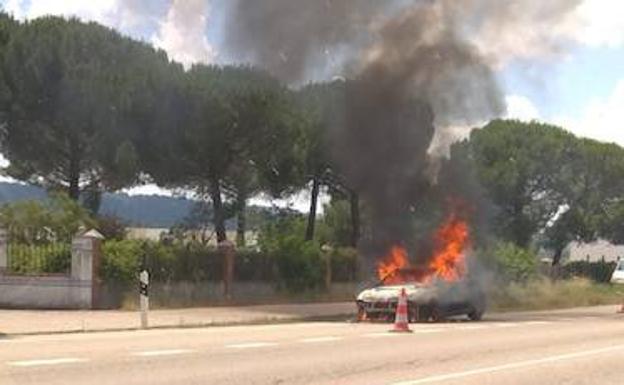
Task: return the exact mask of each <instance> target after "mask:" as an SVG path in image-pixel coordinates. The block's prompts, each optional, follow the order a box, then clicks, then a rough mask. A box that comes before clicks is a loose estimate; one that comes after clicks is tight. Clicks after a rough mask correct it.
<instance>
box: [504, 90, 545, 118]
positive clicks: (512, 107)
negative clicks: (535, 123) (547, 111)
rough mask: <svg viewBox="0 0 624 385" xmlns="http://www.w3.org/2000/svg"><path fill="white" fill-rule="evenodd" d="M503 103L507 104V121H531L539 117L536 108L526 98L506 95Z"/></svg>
mask: <svg viewBox="0 0 624 385" xmlns="http://www.w3.org/2000/svg"><path fill="white" fill-rule="evenodd" d="M505 101H506V102H507V115H506V118H507V119H518V120H522V121H531V120H535V119H539V117H540V113H539V110H538V108H537V107H536V106H535V104H533V102H532V101H531V100H530V99H529V98H527V97H526V96H521V95H507V96H506V97H505Z"/></svg>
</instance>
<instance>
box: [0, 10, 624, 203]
mask: <svg viewBox="0 0 624 385" xmlns="http://www.w3.org/2000/svg"><path fill="white" fill-rule="evenodd" d="M254 1H260V0H254ZM218 2H219V0H89V1H84V0H0V4H1V5H2V6H3V7H4V9H5V10H6V11H8V12H9V13H12V14H13V15H14V16H15V17H16V18H19V19H31V18H36V17H39V16H42V15H47V14H52V15H64V16H76V17H79V18H81V19H84V20H93V21H97V22H100V23H102V24H104V25H107V26H110V27H113V28H115V29H118V30H120V31H121V32H122V33H124V34H126V35H129V36H132V37H134V38H137V39H141V40H143V41H147V42H150V43H153V44H154V45H156V46H158V47H160V48H162V49H164V50H165V51H167V52H168V54H169V56H170V57H171V58H173V59H175V60H177V61H180V62H182V63H183V64H185V65H186V66H188V65H190V64H192V63H196V62H203V63H211V62H219V61H220V60H222V57H223V55H220V52H219V44H220V41H221V36H220V32H219V31H220V30H221V29H220V23H223V20H222V18H221V17H220V11H221V10H220V9H219V7H218ZM575 16H576V17H577V18H578V20H581V22H579V23H577V24H574V26H572V27H568V29H567V30H566V31H565V33H566V34H567V36H568V37H569V46H567V47H566V50H565V53H562V54H561V55H557V56H556V57H550V58H547V59H543V60H534V59H532V60H528V59H523V58H521V57H520V58H517V59H515V60H512V61H510V62H507V63H504V64H503V65H501V66H500V67H499V68H498V69H497V71H498V73H497V76H498V78H499V81H500V85H501V88H502V90H503V92H504V94H505V95H506V102H507V107H508V108H507V109H508V112H507V116H506V117H508V118H517V119H521V120H532V119H536V120H540V121H545V122H549V123H553V124H557V125H561V126H563V127H564V128H566V129H568V130H570V131H572V132H573V133H575V134H577V135H580V136H584V137H589V138H593V139H597V140H601V141H607V142H615V143H618V144H619V145H622V146H624V1H619V0H582V1H581V4H580V6H579V7H578V8H577V9H576V10H575ZM527 33H530V31H527ZM507 38H509V37H507ZM511 38H512V39H515V41H514V43H516V42H517V44H518V45H520V46H522V44H526V39H525V41H523V36H521V35H520V36H511ZM529 49H530V47H529ZM129 192H130V193H148V194H149V193H162V191H161V190H159V189H158V188H156V187H155V186H142V187H140V188H135V189H131V190H129ZM302 200H303V199H302V198H296V199H294V200H292V201H291V202H290V203H291V204H293V202H299V203H294V204H295V205H297V206H302V207H298V208H300V209H305V207H303V206H304V203H303V202H301V201H302ZM303 201H304V200H303Z"/></svg>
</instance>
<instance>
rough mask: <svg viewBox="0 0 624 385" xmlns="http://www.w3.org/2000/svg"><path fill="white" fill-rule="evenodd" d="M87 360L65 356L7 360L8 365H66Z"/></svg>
mask: <svg viewBox="0 0 624 385" xmlns="http://www.w3.org/2000/svg"><path fill="white" fill-rule="evenodd" d="M87 361H88V360H87V359H85V358H73V357H64V358H50V359H40V360H25V361H9V362H7V365H10V366H19V367H29V366H51V365H64V364H78V363H82V362H87Z"/></svg>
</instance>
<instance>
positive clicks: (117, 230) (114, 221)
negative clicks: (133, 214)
mask: <svg viewBox="0 0 624 385" xmlns="http://www.w3.org/2000/svg"><path fill="white" fill-rule="evenodd" d="M96 222H97V224H96V228H97V229H98V231H99V232H100V233H101V234H102V235H103V236H104V239H112V240H116V241H121V240H124V239H126V236H127V234H128V230H127V228H126V224H125V223H124V222H123V221H122V220H121V219H119V218H117V217H115V216H110V215H100V216H98V217H97V220H96Z"/></svg>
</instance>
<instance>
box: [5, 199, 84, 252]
mask: <svg viewBox="0 0 624 385" xmlns="http://www.w3.org/2000/svg"><path fill="white" fill-rule="evenodd" d="M0 225H1V226H2V227H4V228H5V229H7V230H8V231H9V234H10V236H11V241H13V242H18V243H22V244H43V243H50V242H54V241H58V240H62V241H69V240H70V239H71V238H72V237H73V236H74V235H75V234H76V233H77V232H78V229H79V228H80V227H81V226H82V227H92V226H94V222H93V220H92V219H91V218H90V217H89V213H88V212H87V210H85V209H84V208H83V207H82V206H80V204H79V203H77V202H75V201H73V200H71V199H70V198H69V197H67V195H65V194H60V193H57V194H51V195H50V198H49V199H48V200H45V201H37V200H32V201H18V202H14V203H11V204H7V205H4V206H2V208H1V209H0Z"/></svg>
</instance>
